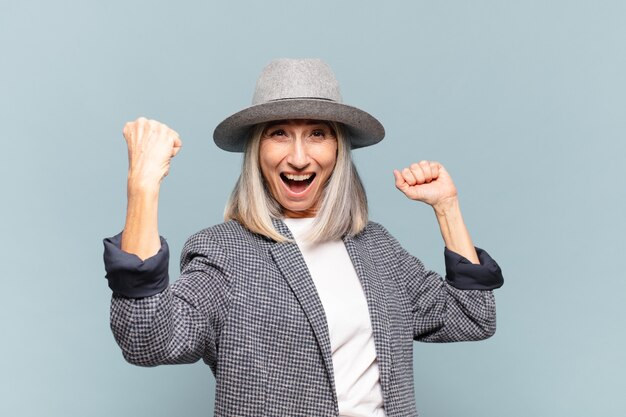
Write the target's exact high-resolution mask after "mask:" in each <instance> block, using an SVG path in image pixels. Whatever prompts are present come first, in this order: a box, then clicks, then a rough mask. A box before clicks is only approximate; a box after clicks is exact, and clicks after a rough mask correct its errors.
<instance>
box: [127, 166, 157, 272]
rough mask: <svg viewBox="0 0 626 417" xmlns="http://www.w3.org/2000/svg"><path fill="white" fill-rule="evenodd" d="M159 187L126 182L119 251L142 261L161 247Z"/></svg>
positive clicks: (130, 179) (130, 180) (131, 181)
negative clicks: (124, 211) (126, 199)
mask: <svg viewBox="0 0 626 417" xmlns="http://www.w3.org/2000/svg"><path fill="white" fill-rule="evenodd" d="M158 204H159V185H158V184H157V185H152V184H151V185H145V184H137V183H136V182H135V181H134V180H133V179H132V178H129V181H128V206H127V209H126V224H125V225H124V232H123V233H122V242H121V249H122V250H123V251H124V252H128V253H132V254H135V255H137V256H138V257H139V258H141V259H142V260H144V259H147V258H149V257H151V256H154V255H155V254H156V253H157V252H158V251H159V249H160V247H161V241H160V239H159V228H158Z"/></svg>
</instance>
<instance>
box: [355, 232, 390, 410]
mask: <svg viewBox="0 0 626 417" xmlns="http://www.w3.org/2000/svg"><path fill="white" fill-rule="evenodd" d="M344 244H345V245H346V249H347V251H348V255H350V259H351V260H352V264H353V265H354V269H355V270H356V273H357V275H358V277H359V280H360V281H361V285H362V286H363V291H364V292H365V298H366V299H367V305H368V308H369V312H370V318H371V321H372V331H373V335H374V344H375V346H376V356H377V358H378V369H379V372H380V383H381V387H382V390H383V396H384V397H385V400H386V399H387V395H386V394H387V391H388V389H389V388H390V387H391V381H390V376H391V369H392V368H393V363H392V358H393V355H392V354H391V341H390V339H389V329H390V320H389V312H388V311H387V296H386V291H385V282H384V281H383V280H382V279H381V278H380V274H379V273H378V272H377V270H376V264H375V262H374V261H373V260H372V258H371V255H370V252H369V250H368V249H367V247H366V245H365V242H363V239H359V237H358V236H357V237H356V238H352V237H346V238H344Z"/></svg>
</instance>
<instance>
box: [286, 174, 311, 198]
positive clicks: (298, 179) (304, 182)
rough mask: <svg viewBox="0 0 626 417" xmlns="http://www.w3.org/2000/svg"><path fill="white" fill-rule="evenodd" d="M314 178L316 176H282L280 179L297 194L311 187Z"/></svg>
mask: <svg viewBox="0 0 626 417" xmlns="http://www.w3.org/2000/svg"><path fill="white" fill-rule="evenodd" d="M314 178H315V174H302V175H295V174H285V173H282V174H280V179H281V180H283V183H285V185H286V186H287V188H289V190H290V191H291V192H293V193H296V194H300V193H302V192H304V191H305V190H306V189H307V188H308V187H309V185H311V183H312V182H313V179H314Z"/></svg>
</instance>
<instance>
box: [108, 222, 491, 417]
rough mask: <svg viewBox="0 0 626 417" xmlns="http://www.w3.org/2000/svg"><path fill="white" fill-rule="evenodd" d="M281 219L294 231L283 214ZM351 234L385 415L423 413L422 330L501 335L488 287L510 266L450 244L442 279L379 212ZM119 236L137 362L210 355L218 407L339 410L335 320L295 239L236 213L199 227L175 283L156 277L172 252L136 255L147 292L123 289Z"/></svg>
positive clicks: (127, 336)
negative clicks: (418, 358) (468, 256)
mask: <svg viewBox="0 0 626 417" xmlns="http://www.w3.org/2000/svg"><path fill="white" fill-rule="evenodd" d="M276 226H277V228H278V230H279V231H280V232H281V233H282V234H284V235H285V236H288V237H291V234H290V232H289V229H288V228H287V227H286V226H285V225H284V223H282V222H281V221H276ZM344 241H345V245H346V248H347V251H348V254H349V255H350V258H351V259H352V262H353V264H354V267H355V269H356V272H357V275H358V277H359V278H360V280H361V284H362V285H363V289H364V292H365V295H366V298H367V302H368V305H369V309H370V316H371V321H372V328H373V334H374V341H375V346H376V353H377V357H378V365H379V370H380V383H381V387H382V392H383V399H384V409H385V412H386V415H387V416H388V417H393V416H398V417H407V416H415V415H417V412H416V408H415V399H414V391H413V349H412V342H413V340H420V341H426V342H453V341H462V340H479V339H484V338H487V337H489V336H491V335H492V334H493V333H494V331H495V326H496V318H495V304H494V298H493V295H492V292H491V291H490V289H492V288H496V287H498V286H500V285H501V283H502V275H501V273H500V269H499V267H498V266H497V264H496V263H495V262H494V261H493V260H492V259H491V258H490V257H489V255H487V254H486V252H484V251H481V250H479V256H480V258H481V264H482V265H471V264H469V262H468V261H466V260H464V258H461V257H460V256H458V255H456V254H453V253H446V257H447V259H446V265H447V272H448V273H447V279H446V280H442V279H441V277H440V276H439V275H437V274H436V273H434V272H430V271H427V270H426V269H425V268H424V266H423V265H422V263H421V262H420V261H419V260H418V259H416V258H415V257H413V256H411V255H409V254H408V253H407V252H406V251H405V250H404V249H403V248H402V247H401V246H400V245H399V244H398V242H397V241H396V240H395V239H394V238H393V237H391V236H390V235H389V234H388V232H387V231H386V230H385V229H384V228H383V227H382V226H380V225H378V224H376V223H369V225H368V226H367V228H366V229H365V230H364V231H363V232H362V233H360V234H359V235H357V236H356V237H352V238H346V239H345V240H344ZM114 246H115V245H111V240H109V245H108V247H107V240H105V260H107V259H108V260H107V261H106V266H107V277H108V278H109V285H110V286H111V288H113V290H114V296H113V300H112V306H111V327H112V329H113V333H114V335H115V338H116V340H117V342H118V343H119V345H120V347H121V348H122V351H123V354H124V357H125V358H126V359H127V360H128V361H129V362H131V363H133V364H137V365H141V366H154V365H159V364H174V363H191V362H196V361H197V360H199V359H200V358H202V359H203V360H204V361H205V362H206V363H207V364H208V365H209V366H210V367H211V370H212V371H213V373H214V375H215V380H216V397H215V415H216V416H254V417H259V416H307V417H310V416H337V415H338V411H337V398H336V393H335V387H334V381H333V363H332V358H331V346H330V340H329V334H328V326H327V323H326V318H325V315H324V310H323V308H322V304H321V302H320V299H319V297H318V295H317V292H316V289H315V286H314V284H313V281H312V279H311V277H310V275H309V272H308V270H307V267H306V264H305V262H304V259H303V257H302V255H301V253H300V251H299V249H298V247H297V245H296V244H294V243H276V242H274V241H272V240H269V239H267V238H264V237H262V236H259V235H257V234H253V233H251V232H249V231H248V230H247V229H245V228H244V227H243V226H241V225H240V224H239V223H237V222H235V221H229V222H226V223H223V224H220V225H217V226H213V227H211V228H208V229H205V230H203V231H201V232H199V233H197V234H195V235H193V236H191V237H190V238H189V240H188V241H187V243H186V244H185V247H184V249H183V254H182V259H181V271H182V275H181V277H180V278H179V279H178V280H177V281H175V282H174V283H173V284H172V285H171V286H167V284H165V286H163V288H158V287H159V286H162V285H163V284H159V283H154V282H152V283H150V282H149V281H150V278H149V276H150V274H151V272H150V270H157V269H159V268H160V269H161V270H163V263H165V270H166V269H167V259H164V260H163V259H161V260H158V259H156V260H155V259H151V260H150V262H152V264H149V263H146V264H141V265H140V266H139V267H138V271H139V272H138V274H139V275H137V276H138V277H139V278H137V280H138V282H139V283H138V284H136V285H139V286H144V287H148V288H151V289H152V292H155V294H154V295H150V296H148V297H143V298H130V297H129V296H128V294H126V295H124V292H125V290H124V289H123V288H122V289H120V288H121V287H120V285H121V284H116V283H115V282H116V276H117V275H119V274H121V272H120V267H119V265H120V263H119V262H117V261H115V257H116V256H121V255H120V254H113V253H112V252H111V251H115V250H118V251H119V249H115V248H114ZM107 251H109V253H108V255H107ZM162 252H163V251H162ZM165 252H167V251H165ZM107 256H108V258H107ZM159 256H162V257H165V258H167V256H168V255H167V253H165V254H161V255H157V257H155V258H158V257H159ZM454 256H456V258H454ZM137 259H138V258H137ZM116 262H117V263H116ZM122 263H123V262H122ZM116 265H117V266H116ZM159 265H160V266H159ZM126 268H128V267H126ZM126 272H128V271H126ZM153 275H154V274H153ZM146 277H148V278H146ZM125 279H126V280H128V278H125ZM131 279H135V278H131ZM124 285H126V284H124ZM133 285H135V284H133Z"/></svg>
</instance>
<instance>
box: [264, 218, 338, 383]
mask: <svg viewBox="0 0 626 417" xmlns="http://www.w3.org/2000/svg"><path fill="white" fill-rule="evenodd" d="M274 226H275V227H276V229H277V230H278V231H279V232H280V233H281V234H283V235H284V236H285V237H287V238H289V239H293V236H292V234H291V232H290V231H289V228H288V227H287V226H286V225H285V224H284V223H283V222H282V221H279V220H275V221H274ZM270 253H271V254H272V257H273V259H274V262H276V265H277V266H278V268H279V269H280V271H281V272H282V274H283V276H284V277H285V280H286V281H287V283H288V284H289V286H290V287H291V290H292V291H293V292H294V294H295V296H296V298H297V299H298V301H299V303H300V305H301V306H302V310H303V311H304V314H305V315H306V316H307V318H308V320H309V323H310V324H311V327H312V329H313V333H314V334H315V337H316V339H317V342H318V344H319V347H320V351H321V352H322V358H323V360H324V365H325V366H326V372H327V373H328V379H329V381H330V382H331V386H332V389H333V392H335V379H334V373H333V362H332V354H331V346H330V336H329V334H328V323H327V321H326V315H325V314H324V307H323V306H322V302H321V301H320V298H319V295H318V294H317V290H316V288H315V284H314V283H313V279H312V278H311V274H310V273H309V269H308V267H307V266H306V263H305V261H304V258H303V257H302V253H301V252H300V249H299V248H298V245H296V244H295V243H276V244H274V245H272V247H271V248H270Z"/></svg>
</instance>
